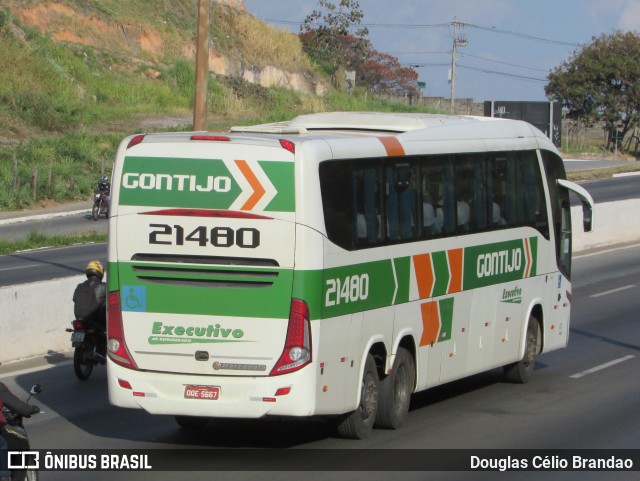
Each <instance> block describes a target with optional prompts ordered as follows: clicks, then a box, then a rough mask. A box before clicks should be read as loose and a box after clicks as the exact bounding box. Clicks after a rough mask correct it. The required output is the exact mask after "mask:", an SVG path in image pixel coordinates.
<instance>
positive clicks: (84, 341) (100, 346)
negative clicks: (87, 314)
mask: <svg viewBox="0 0 640 481" xmlns="http://www.w3.org/2000/svg"><path fill="white" fill-rule="evenodd" d="M71 325H72V326H73V329H69V328H67V332H70V333H71V347H74V348H75V351H74V352H73V370H74V371H75V373H76V376H77V377H78V379H80V380H81V381H84V380H86V379H89V376H91V373H92V372H93V366H97V365H98V364H105V363H106V362H107V333H106V332H105V330H104V329H103V328H102V327H101V326H99V325H98V324H96V323H94V322H90V321H82V320H75V321H72V322H71Z"/></svg>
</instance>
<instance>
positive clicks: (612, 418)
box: [0, 244, 640, 481]
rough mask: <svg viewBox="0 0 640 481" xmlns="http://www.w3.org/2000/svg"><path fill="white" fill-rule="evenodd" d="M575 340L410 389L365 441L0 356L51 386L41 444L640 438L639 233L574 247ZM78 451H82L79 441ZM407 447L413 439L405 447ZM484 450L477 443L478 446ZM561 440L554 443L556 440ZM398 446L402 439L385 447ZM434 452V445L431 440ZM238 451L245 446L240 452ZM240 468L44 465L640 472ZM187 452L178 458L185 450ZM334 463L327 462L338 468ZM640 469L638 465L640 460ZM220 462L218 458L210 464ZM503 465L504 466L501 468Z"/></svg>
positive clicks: (611, 445)
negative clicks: (153, 395)
mask: <svg viewBox="0 0 640 481" xmlns="http://www.w3.org/2000/svg"><path fill="white" fill-rule="evenodd" d="M573 279H574V288H573V302H572V325H571V338H570V343H569V347H568V348H567V349H562V350H559V351H554V352H551V353H548V354H544V355H542V356H541V357H539V358H538V361H537V364H536V371H535V374H534V376H533V378H532V380H531V381H530V382H529V383H528V384H524V385H513V384H507V383H504V382H503V381H502V376H501V370H493V371H489V372H487V373H483V374H480V375H476V376H473V377H471V378H468V379H465V380H461V381H457V382H455V383H452V384H448V385H445V386H441V387H438V388H435V389H431V390H428V391H425V392H423V393H419V394H417V395H415V396H414V397H413V400H412V403H411V410H410V413H409V418H408V421H407V423H406V425H405V426H404V427H403V428H402V429H400V430H397V431H385V430H374V432H373V434H372V436H371V437H370V438H368V439H366V440H363V441H348V440H343V439H338V438H336V437H334V432H333V430H332V428H331V426H330V424H328V423H325V422H322V421H317V420H314V421H300V420H259V421H246V420H226V421H225V420H221V421H214V422H213V423H212V424H211V425H210V426H209V427H208V428H206V429H204V430H202V431H198V432H191V431H185V430H182V429H180V428H178V426H177V425H176V423H175V422H174V420H173V418H171V417H166V416H151V415H149V414H147V413H145V412H144V411H138V410H125V409H119V408H116V407H113V406H110V405H109V403H108V399H107V388H106V370H105V369H104V368H98V369H97V371H96V372H94V376H93V377H92V378H91V379H89V380H88V381H86V382H80V381H78V380H76V379H75V376H74V374H73V368H72V366H71V364H70V363H69V362H68V361H65V362H62V363H56V362H55V361H57V360H59V358H60V356H59V355H56V354H52V355H51V357H50V358H49V360H48V363H49V364H48V365H47V366H46V367H47V368H46V369H44V370H42V368H41V367H35V368H31V369H27V370H24V371H16V369H22V368H23V367H27V365H26V364H19V365H13V366H11V367H10V369H11V370H10V371H7V367H6V366H2V367H1V368H0V373H2V374H0V380H2V381H3V382H5V383H6V384H7V385H8V386H9V387H10V388H11V389H13V390H15V392H16V393H18V394H22V393H24V392H25V390H28V388H29V386H31V385H32V384H33V383H35V382H40V383H42V384H43V385H44V386H45V392H44V393H43V394H42V395H41V396H40V397H39V398H38V399H37V401H36V402H37V403H38V404H39V405H40V406H41V407H42V409H43V410H44V411H45V414H43V415H39V416H37V417H35V418H33V419H31V420H27V421H28V422H27V428H28V430H29V432H30V434H31V440H32V443H33V445H34V447H37V448H41V449H52V448H65V449H80V450H81V449H101V450H103V449H115V448H125V449H133V450H139V449H144V448H152V449H157V448H179V449H191V448H197V449H203V448H204V449H208V450H217V449H222V448H241V449H245V448H273V447H277V448H287V449H290V450H294V451H293V452H291V462H292V463H298V464H293V465H292V469H294V468H296V467H301V468H299V469H301V470H304V465H303V464H300V463H302V462H303V460H304V457H301V455H300V454H299V453H296V451H295V450H304V451H301V452H302V453H306V452H307V451H306V450H319V451H318V456H323V455H326V452H325V451H320V450H324V449H331V450H338V451H337V452H334V454H333V455H332V456H330V457H329V459H328V461H327V462H328V463H329V462H331V460H335V459H336V458H335V456H339V454H335V453H348V451H345V450H348V449H354V448H364V449H389V450H396V449H399V450H408V449H471V450H482V449H534V450H538V449H551V450H561V449H590V448H593V449H605V448H606V449H636V450H637V449H640V436H639V435H638V433H640V404H639V403H638V399H639V398H640V383H638V382H637V379H638V369H639V368H640V324H639V323H638V322H637V312H638V311H639V310H640V295H639V293H640V292H639V291H640V281H639V280H640V244H638V245H634V246H630V247H626V248H620V249H617V250H608V251H603V252H598V253H593V254H590V255H585V256H581V257H577V258H575V259H574V263H573ZM79 452H81V451H79ZM402 452H405V451H402ZM479 452H480V451H479ZM552 452H555V451H552ZM385 453H387V454H386V455H387V456H393V455H394V454H393V451H386V452H385ZM434 453H435V455H437V452H436V451H433V452H431V454H432V455H434ZM236 454H237V453H236ZM244 459H245V462H243V463H238V466H237V469H235V470H232V471H225V472H152V473H126V474H124V473H123V474H116V473H108V472H102V473H100V472H96V473H91V474H90V475H89V473H70V472H46V473H41V474H42V479H43V480H46V481H59V480H60V481H61V480H64V481H71V480H80V479H91V480H103V479H104V480H107V479H114V478H115V479H126V480H129V479H131V480H143V479H144V480H174V479H182V480H212V479H215V480H225V481H227V480H228V481H231V480H271V479H278V480H296V481H297V480H299V479H300V478H304V479H313V480H314V481H320V480H330V481H338V480H340V481H341V480H371V481H378V480H379V481H383V480H384V481H387V480H402V481H406V480H424V479H439V480H446V481H449V480H460V479H463V480H467V479H472V480H478V479H487V480H494V479H507V480H511V479H513V480H544V481H548V480H550V479H551V480H556V479H558V480H559V479H562V480H580V481H583V480H609V479H615V480H616V481H617V480H621V481H627V480H628V481H638V479H640V474H639V472H638V471H635V472H616V473H604V472H591V473H588V472H545V471H537V472H520V473H513V472H509V473H496V472H485V473H480V472H476V473H470V472H439V473H434V472H416V471H408V472H404V471H381V470H378V471H376V472H371V471H365V470H366V469H367V465H366V464H365V465H364V466H359V467H358V469H361V470H362V471H360V470H356V471H351V472H341V471H338V472H334V471H318V472H311V473H310V472H299V471H283V472H270V471H247V469H251V466H252V465H251V459H252V454H251V451H247V454H246V458H244ZM177 462H178V463H179V462H180V459H178V461H177ZM331 468H332V466H331V465H327V469H331ZM176 469H179V468H176ZM636 469H638V468H637V467H636ZM211 471H215V466H212V467H211ZM498 474H500V475H498Z"/></svg>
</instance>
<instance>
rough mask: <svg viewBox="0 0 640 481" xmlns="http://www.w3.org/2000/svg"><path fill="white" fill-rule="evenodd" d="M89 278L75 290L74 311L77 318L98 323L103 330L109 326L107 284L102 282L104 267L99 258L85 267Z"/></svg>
mask: <svg viewBox="0 0 640 481" xmlns="http://www.w3.org/2000/svg"><path fill="white" fill-rule="evenodd" d="M84 271H85V274H86V276H87V280H86V281H84V282H81V283H80V284H78V285H77V286H76V289H75V291H74V292H73V304H74V306H73V311H74V315H75V317H76V319H79V320H83V321H88V322H93V323H96V324H98V326H100V328H101V329H102V331H103V332H104V331H106V327H107V303H106V299H107V285H106V284H105V283H104V282H102V278H103V277H104V267H102V263H101V262H100V261H98V260H92V261H90V262H89V263H88V264H87V266H86V267H85V270H84Z"/></svg>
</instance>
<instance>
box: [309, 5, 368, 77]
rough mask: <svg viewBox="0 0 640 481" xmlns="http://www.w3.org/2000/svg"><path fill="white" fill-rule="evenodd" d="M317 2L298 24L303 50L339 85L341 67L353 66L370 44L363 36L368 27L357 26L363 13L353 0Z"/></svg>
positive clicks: (343, 69) (356, 64)
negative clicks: (314, 8) (301, 22)
mask: <svg viewBox="0 0 640 481" xmlns="http://www.w3.org/2000/svg"><path fill="white" fill-rule="evenodd" d="M318 5H319V7H320V9H318V10H314V11H313V12H312V13H311V14H309V15H307V17H306V18H305V19H304V22H303V24H302V25H301V26H300V38H301V40H302V44H303V46H304V49H305V52H306V53H307V54H308V55H309V56H310V57H311V58H312V59H313V60H315V61H316V62H318V63H319V64H320V65H321V66H322V67H323V68H324V69H325V70H326V71H327V73H328V74H329V75H330V77H331V78H332V79H333V81H334V83H335V84H336V86H337V87H341V86H342V84H343V82H344V71H345V70H347V69H356V68H357V67H358V65H359V64H360V62H362V60H363V59H364V57H365V56H366V54H367V52H368V51H369V49H370V48H371V45H370V42H369V41H368V40H367V39H366V38H365V37H366V36H367V35H369V30H368V29H367V28H366V27H359V25H360V22H361V21H362V18H363V16H364V14H363V13H362V10H361V9H360V4H359V3H358V2H357V1H356V0H340V1H339V2H337V3H336V2H331V1H329V0H318Z"/></svg>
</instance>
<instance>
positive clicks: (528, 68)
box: [460, 53, 548, 72]
mask: <svg viewBox="0 0 640 481" xmlns="http://www.w3.org/2000/svg"><path fill="white" fill-rule="evenodd" d="M460 55H461V56H463V57H473V58H477V59H480V60H486V61H487V62H494V63H499V64H502V65H508V66H509V67H518V68H524V69H527V70H535V71H537V72H548V70H545V69H543V68H536V67H527V66H526V65H518V64H516V63H509V62H501V61H500V60H495V59H491V58H487V57H479V56H478V55H471V54H470V53H461V54H460Z"/></svg>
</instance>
